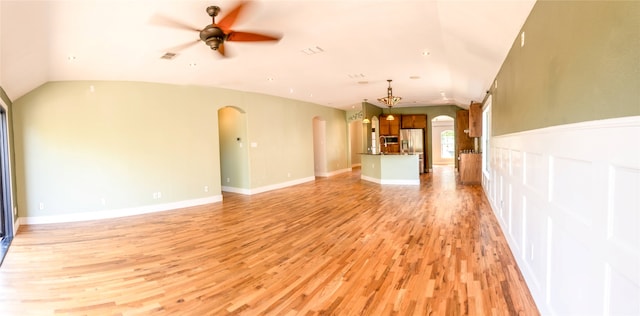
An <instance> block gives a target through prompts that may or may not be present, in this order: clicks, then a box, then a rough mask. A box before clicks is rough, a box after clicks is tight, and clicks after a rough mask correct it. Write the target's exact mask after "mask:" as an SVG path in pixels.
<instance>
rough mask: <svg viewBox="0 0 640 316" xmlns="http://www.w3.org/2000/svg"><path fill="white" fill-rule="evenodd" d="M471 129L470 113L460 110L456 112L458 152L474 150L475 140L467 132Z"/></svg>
mask: <svg viewBox="0 0 640 316" xmlns="http://www.w3.org/2000/svg"><path fill="white" fill-rule="evenodd" d="M468 129H469V111H467V110H459V111H458V112H456V143H457V145H458V152H460V151H463V150H473V146H474V144H473V138H471V137H469V135H468V134H467V133H465V132H464V131H465V130H468Z"/></svg>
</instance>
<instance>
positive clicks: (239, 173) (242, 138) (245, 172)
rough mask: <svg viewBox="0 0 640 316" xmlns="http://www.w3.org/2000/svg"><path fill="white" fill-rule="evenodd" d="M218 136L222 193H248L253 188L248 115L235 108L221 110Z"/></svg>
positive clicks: (219, 111) (219, 112)
mask: <svg viewBox="0 0 640 316" xmlns="http://www.w3.org/2000/svg"><path fill="white" fill-rule="evenodd" d="M218 134H219V137H220V142H219V143H220V179H221V181H222V184H221V187H222V191H227V192H234V193H246V192H248V191H249V190H250V188H251V183H250V175H249V146H250V144H248V141H247V140H248V139H247V134H248V132H247V114H246V113H245V112H244V111H243V110H242V109H240V108H237V107H234V106H225V107H223V108H221V109H219V110H218Z"/></svg>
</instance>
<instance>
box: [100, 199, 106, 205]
mask: <svg viewBox="0 0 640 316" xmlns="http://www.w3.org/2000/svg"><path fill="white" fill-rule="evenodd" d="M100 203H102V206H105V205H107V200H105V199H104V198H101V199H100Z"/></svg>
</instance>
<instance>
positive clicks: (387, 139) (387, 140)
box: [381, 135, 398, 145]
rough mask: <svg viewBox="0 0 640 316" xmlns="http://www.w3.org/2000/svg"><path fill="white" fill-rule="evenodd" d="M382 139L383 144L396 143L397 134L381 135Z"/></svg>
mask: <svg viewBox="0 0 640 316" xmlns="http://www.w3.org/2000/svg"><path fill="white" fill-rule="evenodd" d="M381 138H382V141H383V143H382V144H383V145H385V144H397V143H398V136H393V135H391V136H381Z"/></svg>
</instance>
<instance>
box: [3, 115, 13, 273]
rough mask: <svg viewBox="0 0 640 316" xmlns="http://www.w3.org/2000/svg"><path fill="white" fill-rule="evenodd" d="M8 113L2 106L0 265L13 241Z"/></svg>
mask: <svg viewBox="0 0 640 316" xmlns="http://www.w3.org/2000/svg"><path fill="white" fill-rule="evenodd" d="M9 166H10V165H9V135H8V132H7V112H6V110H5V109H4V107H2V106H0V264H2V261H3V259H4V256H5V254H6V252H7V250H8V249H9V244H10V243H11V240H12V239H13V216H12V214H11V182H10V181H11V180H10V171H9V170H10V167H9Z"/></svg>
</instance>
